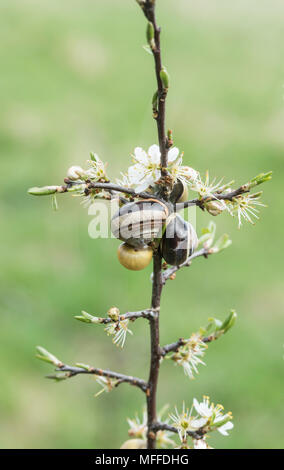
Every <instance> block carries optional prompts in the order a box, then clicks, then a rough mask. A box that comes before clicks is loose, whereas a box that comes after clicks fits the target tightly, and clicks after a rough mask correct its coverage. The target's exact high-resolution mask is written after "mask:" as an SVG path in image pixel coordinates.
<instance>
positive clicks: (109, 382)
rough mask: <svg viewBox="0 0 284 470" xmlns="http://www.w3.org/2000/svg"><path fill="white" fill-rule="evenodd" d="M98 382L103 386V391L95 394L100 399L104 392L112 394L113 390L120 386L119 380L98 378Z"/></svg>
mask: <svg viewBox="0 0 284 470" xmlns="http://www.w3.org/2000/svg"><path fill="white" fill-rule="evenodd" d="M96 382H97V383H98V384H99V385H101V387H102V389H101V390H100V391H99V392H98V393H96V394H95V397H98V396H99V395H101V394H102V393H103V392H107V393H108V392H111V390H112V389H113V388H114V387H115V386H116V385H117V384H118V380H117V379H111V378H110V377H102V376H96Z"/></svg>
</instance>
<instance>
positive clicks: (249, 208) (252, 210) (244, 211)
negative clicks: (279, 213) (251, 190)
mask: <svg viewBox="0 0 284 470" xmlns="http://www.w3.org/2000/svg"><path fill="white" fill-rule="evenodd" d="M261 194H262V193H261V192H260V193H255V194H243V195H240V196H238V197H235V198H234V199H233V200H232V203H231V205H230V207H231V210H232V215H237V217H238V221H239V228H240V227H241V225H242V218H243V219H244V220H246V221H247V222H249V223H251V224H254V222H253V220H252V217H255V218H256V219H259V217H258V215H257V214H258V213H259V210H258V209H257V208H256V207H255V206H262V207H266V206H265V204H262V203H261V202H260V201H259V198H260V196H261Z"/></svg>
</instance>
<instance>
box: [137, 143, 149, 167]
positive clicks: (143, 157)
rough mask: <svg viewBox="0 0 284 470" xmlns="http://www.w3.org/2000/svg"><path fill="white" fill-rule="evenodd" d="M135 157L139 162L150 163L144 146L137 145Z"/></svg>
mask: <svg viewBox="0 0 284 470" xmlns="http://www.w3.org/2000/svg"><path fill="white" fill-rule="evenodd" d="M134 157H135V160H137V162H138V163H142V164H143V165H148V163H149V159H148V156H147V153H146V152H145V150H143V149H142V147H136V148H135V149H134Z"/></svg>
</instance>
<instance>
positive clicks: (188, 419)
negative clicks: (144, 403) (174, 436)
mask: <svg viewBox="0 0 284 470" xmlns="http://www.w3.org/2000/svg"><path fill="white" fill-rule="evenodd" d="M169 418H170V420H171V421H172V422H173V426H174V427H175V428H176V429H177V432H178V436H179V438H180V440H181V442H186V440H187V432H188V431H193V432H194V431H196V430H197V429H199V428H200V427H201V426H200V420H198V419H197V418H196V417H194V416H192V408H191V410H189V409H188V408H187V409H186V408H185V404H184V403H183V406H182V412H181V413H179V412H178V409H177V407H175V414H174V413H172V414H170V415H169Z"/></svg>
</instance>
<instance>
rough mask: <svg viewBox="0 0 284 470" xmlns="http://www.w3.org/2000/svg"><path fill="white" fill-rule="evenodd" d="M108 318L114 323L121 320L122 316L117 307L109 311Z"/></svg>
mask: <svg viewBox="0 0 284 470" xmlns="http://www.w3.org/2000/svg"><path fill="white" fill-rule="evenodd" d="M107 313H108V316H109V317H110V318H111V319H112V320H113V321H118V320H119V314H120V311H119V309H118V308H117V307H111V308H110V309H109V310H108V312H107Z"/></svg>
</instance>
